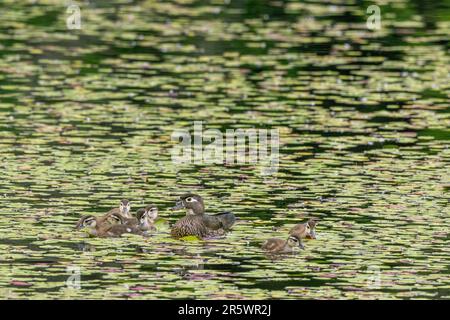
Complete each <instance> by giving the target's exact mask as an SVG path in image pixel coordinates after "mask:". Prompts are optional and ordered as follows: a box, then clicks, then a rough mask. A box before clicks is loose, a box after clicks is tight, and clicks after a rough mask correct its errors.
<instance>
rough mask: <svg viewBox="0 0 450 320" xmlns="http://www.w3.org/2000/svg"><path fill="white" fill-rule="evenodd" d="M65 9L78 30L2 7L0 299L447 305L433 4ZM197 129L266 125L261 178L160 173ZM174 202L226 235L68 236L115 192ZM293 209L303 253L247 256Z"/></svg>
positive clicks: (444, 61)
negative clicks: (312, 235)
mask: <svg viewBox="0 0 450 320" xmlns="http://www.w3.org/2000/svg"><path fill="white" fill-rule="evenodd" d="M79 3H80V4H81V13H82V29H81V30H67V29H66V24H65V19H66V15H67V14H66V8H65V7H64V6H62V5H61V2H60V1H56V0H46V1H37V2H35V3H31V2H25V1H24V2H19V3H17V2H16V1H14V2H13V1H12V0H6V1H2V3H1V4H0V10H1V11H2V12H3V13H4V14H3V15H2V19H1V20H0V128H1V130H0V135H1V139H0V147H1V149H2V153H1V154H0V167H1V172H2V179H1V182H0V186H1V192H0V195H1V197H2V201H1V203H2V210H1V215H2V219H1V221H0V288H1V289H0V297H3V298H43V299H50V298H130V299H131V298H133V299H149V298H207V299H215V298H253V299H256V298H285V299H299V298H302V299H305V298H319V299H323V298H448V297H449V289H448V288H449V260H448V240H449V235H448V225H449V222H450V221H449V215H448V200H449V196H448V187H449V185H450V184H449V180H448V177H449V170H448V167H449V162H450V161H449V149H448V140H449V137H450V135H449V130H448V128H449V125H450V122H449V118H448V93H447V90H448V83H449V67H448V66H449V59H448V54H447V52H446V51H447V50H448V45H447V43H448V38H449V30H450V28H449V22H448V19H447V17H448V14H449V12H450V11H449V10H450V9H449V7H450V3H449V1H444V0H442V1H433V2H432V3H431V2H429V1H427V2H426V3H424V2H423V1H406V0H404V1H395V2H392V1H388V2H386V5H383V6H382V7H381V10H382V26H383V27H382V29H381V30H379V31H369V30H367V29H366V24H365V19H366V13H365V12H366V8H367V6H368V5H369V4H372V3H367V4H365V3H364V2H363V3H364V5H360V6H359V5H355V4H354V3H353V2H352V1H345V0H342V1H334V2H333V3H327V2H323V1H309V2H306V3H305V2H296V1H277V2H273V3H272V2H271V3H266V4H262V3H260V2H257V1H160V2H156V1H145V0H143V1H132V2H129V1H127V2H124V1H119V0H117V1H95V3H93V1H91V2H90V3H88V2H82V1H79ZM12 4H14V5H12ZM11 8H14V9H11ZM194 121H203V124H204V126H205V127H206V128H205V129H219V130H221V131H222V132H224V131H225V130H226V129H239V128H261V129H262V128H264V129H275V128H277V129H279V132H280V142H281V146H280V163H279V170H278V172H277V174H276V175H274V176H271V177H264V176H261V175H260V174H259V169H258V168H256V167H253V166H251V165H242V166H221V165H183V166H179V165H174V164H172V162H171V158H170V150H171V149H172V147H173V145H174V142H173V141H171V139H170V136H171V134H172V132H173V131H174V130H179V129H189V128H192V125H193V122H194ZM186 191H195V192H198V193H200V194H201V195H202V196H203V197H204V198H205V201H206V206H207V209H208V212H210V213H215V212H219V211H222V210H233V211H234V212H235V214H236V215H237V216H238V217H239V219H240V220H239V221H238V223H237V224H236V226H235V228H234V229H233V232H232V233H230V234H229V235H228V236H227V237H226V238H222V239H213V240H210V241H208V242H198V241H192V242H180V241H175V240H173V239H171V238H170V237H169V235H168V229H167V226H166V227H163V228H161V229H160V230H159V232H158V233H157V234H155V235H153V236H152V237H149V238H142V237H139V236H129V237H124V238H120V239H94V238H85V237H83V235H82V234H79V233H76V232H74V230H73V227H74V225H75V222H76V221H77V220H78V218H79V217H80V216H81V215H82V214H86V213H91V214H100V213H103V212H105V211H107V210H108V209H110V208H111V207H113V206H116V204H117V203H118V200H119V199H121V198H124V197H126V198H129V199H132V201H133V206H134V208H135V209H136V208H138V207H142V206H144V204H147V203H155V204H157V205H158V206H159V207H160V215H161V217H163V218H164V219H166V220H167V221H169V222H173V221H175V220H176V219H178V218H179V217H180V215H182V213H173V212H171V211H170V210H167V208H169V207H170V206H173V205H174V201H175V198H176V195H178V194H180V193H182V192H186ZM308 217H318V218H320V219H321V222H320V223H319V225H318V228H317V232H318V239H317V240H313V241H306V242H305V245H306V250H304V251H302V252H300V253H299V254H297V255H288V256H286V257H282V258H280V259H276V260H273V259H271V258H270V257H267V256H266V255H265V254H264V253H263V252H261V250H260V248H259V246H260V244H261V243H262V242H263V241H264V240H266V239H268V238H270V237H283V238H284V237H285V234H286V233H287V231H288V230H289V228H290V227H292V226H293V225H294V224H296V223H298V222H299V221H303V220H304V219H306V218H308ZM73 266H77V267H79V268H80V276H81V279H80V282H81V288H80V289H70V288H67V286H66V280H67V278H68V277H69V276H70V275H69V274H68V273H67V270H68V269H67V268H68V267H73ZM374 270H377V271H376V272H375V273H376V274H375V273H374ZM373 279H375V280H376V281H374V280H373ZM378 280H379V281H378ZM374 283H375V284H376V286H374Z"/></svg>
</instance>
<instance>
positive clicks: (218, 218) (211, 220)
mask: <svg viewBox="0 0 450 320" xmlns="http://www.w3.org/2000/svg"><path fill="white" fill-rule="evenodd" d="M204 220H205V224H206V226H207V228H209V229H211V230H218V229H223V230H224V231H228V230H229V229H230V228H231V227H232V226H233V224H234V222H235V221H236V217H235V216H234V213H232V212H223V213H218V214H215V215H205V216H204Z"/></svg>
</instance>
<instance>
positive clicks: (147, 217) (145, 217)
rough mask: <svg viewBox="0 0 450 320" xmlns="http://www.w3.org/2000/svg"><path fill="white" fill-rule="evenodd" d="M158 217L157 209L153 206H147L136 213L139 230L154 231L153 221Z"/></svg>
mask: <svg viewBox="0 0 450 320" xmlns="http://www.w3.org/2000/svg"><path fill="white" fill-rule="evenodd" d="M157 217H158V208H157V207H156V206H155V205H148V206H146V207H145V208H144V209H139V210H138V211H137V212H136V218H137V221H138V225H139V229H140V230H142V231H153V230H156V227H155V220H156V218H157Z"/></svg>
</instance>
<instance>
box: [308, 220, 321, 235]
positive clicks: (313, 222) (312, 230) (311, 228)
mask: <svg viewBox="0 0 450 320" xmlns="http://www.w3.org/2000/svg"><path fill="white" fill-rule="evenodd" d="M318 221H319V219H317V218H312V219H309V220H308V222H307V223H306V225H307V226H308V227H309V232H308V233H307V234H306V236H307V237H308V238H311V239H316V225H317V223H318Z"/></svg>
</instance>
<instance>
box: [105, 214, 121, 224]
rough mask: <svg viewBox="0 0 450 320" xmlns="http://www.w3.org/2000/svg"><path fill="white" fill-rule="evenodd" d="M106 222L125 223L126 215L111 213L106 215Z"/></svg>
mask: <svg viewBox="0 0 450 320" xmlns="http://www.w3.org/2000/svg"><path fill="white" fill-rule="evenodd" d="M105 222H107V223H109V224H124V223H125V221H124V217H123V216H122V215H121V214H118V213H111V214H109V215H108V216H107V217H106V219H105Z"/></svg>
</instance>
